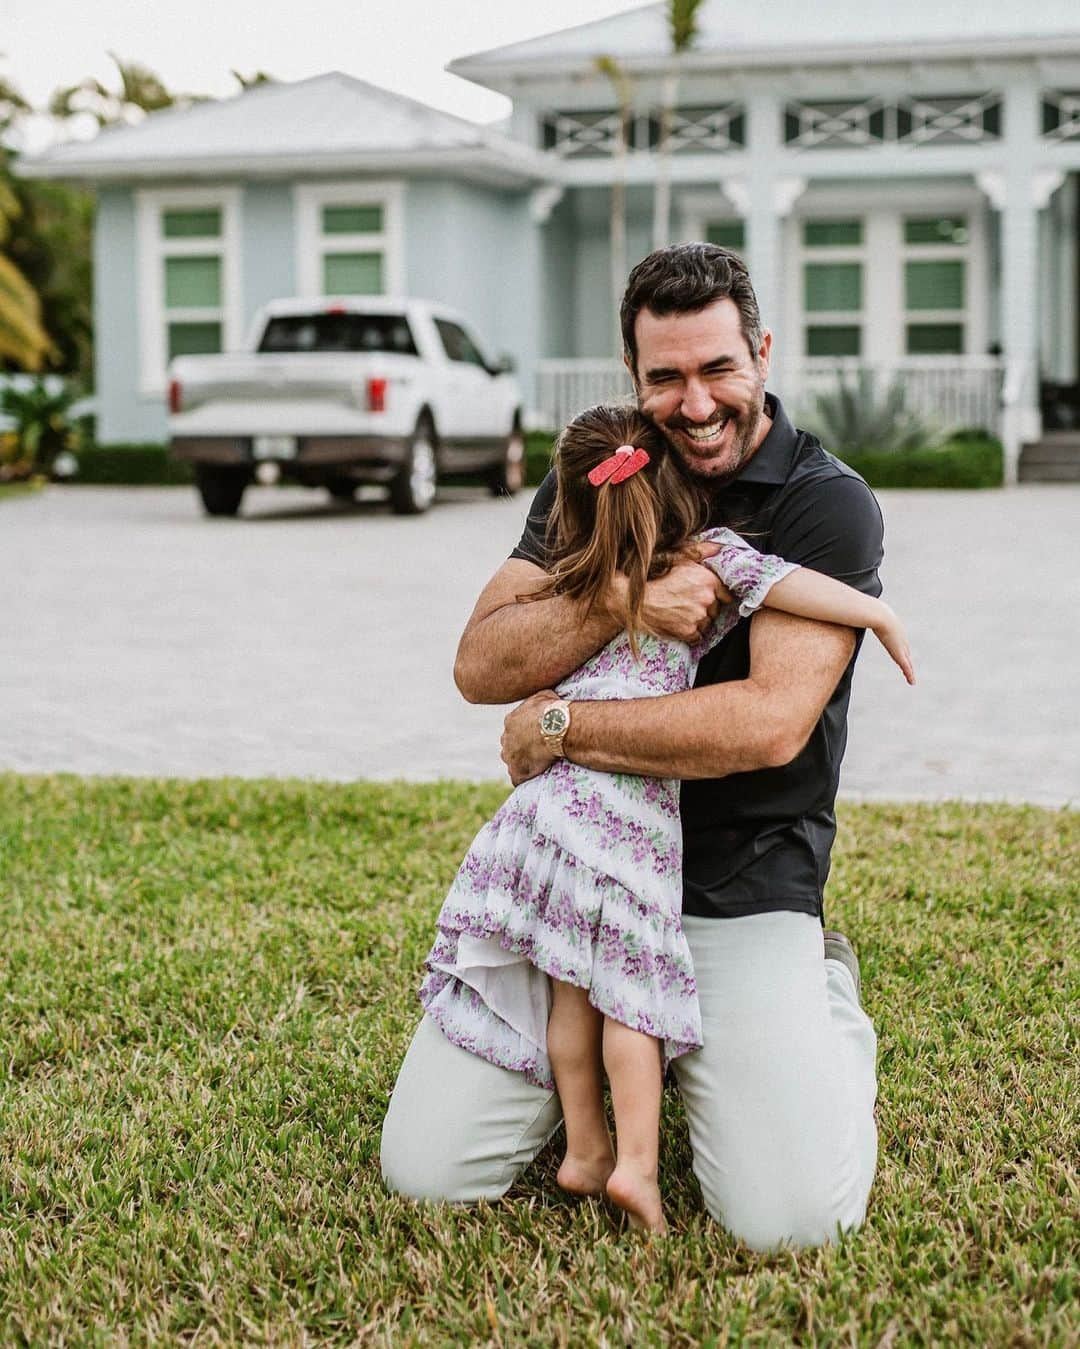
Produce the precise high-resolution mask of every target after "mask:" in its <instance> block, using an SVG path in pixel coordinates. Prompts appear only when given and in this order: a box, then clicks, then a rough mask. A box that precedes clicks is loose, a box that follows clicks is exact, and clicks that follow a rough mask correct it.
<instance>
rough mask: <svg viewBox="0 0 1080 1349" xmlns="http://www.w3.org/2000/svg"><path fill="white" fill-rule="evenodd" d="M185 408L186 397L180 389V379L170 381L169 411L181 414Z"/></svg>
mask: <svg viewBox="0 0 1080 1349" xmlns="http://www.w3.org/2000/svg"><path fill="white" fill-rule="evenodd" d="M183 406H184V396H183V390H182V389H181V388H180V381H179V380H178V379H171V380H170V381H169V411H170V412H173V413H176V412H180V411H181V410H182V409H183Z"/></svg>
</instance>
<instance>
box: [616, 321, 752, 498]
mask: <svg viewBox="0 0 1080 1349" xmlns="http://www.w3.org/2000/svg"><path fill="white" fill-rule="evenodd" d="M634 334H635V336H636V338H637V348H638V351H637V370H636V371H633V370H631V372H630V373H631V375H632V376H634V385H635V388H636V389H637V395H638V406H639V407H640V408H641V411H642V412H643V413H644V414H645V416H646V417H648V418H649V420H650V421H652V422H654V423H655V424H656V426H657V427H658V429H659V430H660V431H661V432H662V434H663V435H664V437H665V439H666V440H667V442H668V444H669V445H670V446H671V447H672V449H674V450H675V451H676V452H677V453H678V454H680V455H681V456H682V458H683V461H684V463H685V464H686V466H687V468H688V469H689V470H690V472H691V473H693V474H695V475H696V476H697V477H699V478H708V479H709V480H710V481H712V482H714V483H716V484H717V485H719V484H721V483H724V482H727V481H728V480H730V479H731V478H733V477H734V476H735V474H736V473H737V472H738V471H739V469H740V468H741V467H742V465H743V464H744V463H745V462H746V460H747V459H749V458H750V456H751V455H752V454H753V453H754V451H755V450H756V449H757V448H758V446H759V445H760V444H761V442H762V441H763V440H764V439H765V436H766V434H767V433H768V429H769V423H768V421H767V420H766V419H764V418H763V417H762V415H761V413H762V409H763V407H764V405H765V377H766V375H767V374H768V372H769V351H770V349H771V347H772V334H771V333H765V335H764V338H763V340H762V344H761V347H760V349H759V350H758V351H757V352H756V353H753V354H751V352H750V349H749V347H748V346H747V343H746V338H745V337H744V336H743V334H742V329H741V327H740V325H739V311H738V309H737V308H736V305H735V302H734V301H733V300H728V299H723V300H714V301H713V303H712V304H710V305H708V306H707V307H706V308H705V309H700V310H698V311H697V312H696V313H693V314H668V315H666V316H665V317H663V318H661V317H659V316H658V315H656V314H654V313H652V312H651V311H650V310H648V309H643V310H642V311H641V313H640V314H638V316H637V320H636V323H635V328H634Z"/></svg>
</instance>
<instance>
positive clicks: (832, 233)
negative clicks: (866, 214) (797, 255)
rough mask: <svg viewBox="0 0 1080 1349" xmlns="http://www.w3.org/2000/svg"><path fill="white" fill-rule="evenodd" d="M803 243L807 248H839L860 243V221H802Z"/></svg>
mask: <svg viewBox="0 0 1080 1349" xmlns="http://www.w3.org/2000/svg"><path fill="white" fill-rule="evenodd" d="M803 243H804V244H805V245H806V247H807V248H840V247H847V248H850V247H852V246H857V245H858V244H861V243H862V221H861V220H804V221H803Z"/></svg>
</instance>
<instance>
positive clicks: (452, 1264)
mask: <svg viewBox="0 0 1080 1349" xmlns="http://www.w3.org/2000/svg"><path fill="white" fill-rule="evenodd" d="M501 795H502V789H501V788H500V787H498V786H496V785H492V786H464V785H460V784H440V785H435V786H424V787H416V786H398V785H391V786H374V785H355V786H347V787H346V786H329V785H321V784H320V785H314V784H304V783H295V782H289V783H271V782H255V783H239V782H228V781H226V782H203V783H195V784H189V783H182V782H171V781H162V782H146V781H131V780H82V779H76V778H67V777H55V778H21V777H15V776H0V924H2V931H3V939H4V956H3V963H2V969H3V975H2V979H0V994H2V1004H3V1009H4V1015H3V1020H2V1022H0V1065H2V1067H0V1071H2V1072H3V1073H4V1077H5V1082H4V1088H3V1090H2V1091H0V1343H3V1344H10V1343H31V1344H46V1343H55V1344H87V1343H102V1344H104V1343H108V1344H115V1343H131V1344H151V1343H153V1344H157V1343H162V1342H181V1341H182V1342H189V1341H190V1342H192V1343H195V1344H200V1345H203V1344H205V1345H212V1344H219V1343H223V1342H230V1343H232V1342H238V1341H244V1342H248V1343H274V1344H278V1345H280V1344H316V1343H323V1342H334V1343H342V1344H345V1343H363V1344H386V1345H394V1346H398V1345H406V1344H411V1343H416V1344H457V1343H490V1344H492V1345H499V1346H509V1345H522V1344H535V1345H538V1346H540V1345H544V1346H546V1345H551V1344H563V1345H574V1346H577V1345H611V1346H616V1345H624V1344H634V1345H637V1344H665V1345H686V1346H691V1345H695V1346H696V1345H704V1344H708V1345H722V1344H725V1343H729V1344H759V1345H760V1344H775V1345H782V1344H787V1343H798V1344H820V1345H827V1344H843V1345H851V1344H859V1345H867V1346H890V1345H891V1346H899V1345H908V1344H912V1345H929V1344H943V1345H953V1344H972V1345H979V1346H987V1345H989V1346H997V1345H1017V1346H1020V1345H1024V1346H1027V1345H1044V1344H1045V1345H1067V1344H1071V1345H1076V1344H1077V1342H1078V1337H1080V1312H1078V1310H1077V1298H1078V1294H1080V1288H1078V1286H1077V1284H1078V1280H1077V1274H1076V1269H1077V1257H1078V1254H1080V1250H1078V1241H1077V1237H1078V1230H1077V1226H1076V1219H1075V1214H1076V1203H1077V1177H1076V1171H1075V1169H1074V1168H1075V1162H1076V1142H1077V1101H1078V1086H1077V1080H1076V1076H1075V1054H1076V1045H1075V1039H1074V1038H1073V1032H1072V1027H1071V1025H1070V1017H1069V1012H1068V1009H1069V1004H1070V1000H1072V1002H1073V1005H1075V999H1076V968H1077V962H1076V901H1077V896H1078V893H1080V815H1078V814H1076V813H1072V814H1068V813H1064V812H1061V813H1055V812H1051V811H1045V810H1037V809H1034V808H1008V807H990V806H984V807H965V806H958V805H944V806H925V807H918V806H880V807H879V806H858V807H848V808H846V809H844V810H843V812H842V818H841V833H840V842H839V844H838V848H837V855H836V859H835V868H834V873H833V879H832V881H831V882H830V892H829V893H830V901H829V907H828V917H829V921H830V924H831V925H835V926H840V927H843V928H845V929H846V930H847V931H848V932H849V933H850V934H851V935H852V936H853V937H854V939H855V941H856V944H857V947H858V949H859V952H860V955H861V957H862V968H863V983H864V1000H865V1002H866V1005H867V1007H868V1009H869V1011H870V1013H871V1015H872V1017H873V1018H874V1020H875V1022H876V1024H877V1027H878V1032H879V1038H880V1047H881V1053H880V1075H881V1094H880V1107H879V1113H880V1129H881V1164H880V1170H879V1173H878V1179H877V1182H876V1184H875V1187H874V1191H873V1194H872V1197H871V1209H870V1215H869V1221H868V1224H867V1226H866V1228H865V1229H864V1230H863V1232H861V1233H860V1234H858V1235H857V1236H855V1237H852V1238H849V1239H847V1240H846V1241H845V1242H844V1243H843V1245H842V1246H840V1247H837V1248H830V1249H827V1250H823V1251H815V1252H809V1253H804V1254H795V1253H792V1252H790V1251H788V1252H781V1253H778V1254H773V1255H760V1254H754V1253H752V1252H750V1251H747V1250H746V1249H745V1248H743V1247H741V1246H739V1245H738V1243H736V1242H734V1241H732V1240H731V1239H730V1238H729V1237H727V1236H726V1235H725V1234H724V1233H723V1232H722V1231H721V1230H720V1229H718V1228H717V1227H716V1226H715V1225H714V1224H713V1223H711V1222H710V1221H708V1220H707V1219H706V1218H705V1217H704V1216H703V1214H702V1211H701V1207H700V1201H699V1196H698V1193H697V1190H696V1187H695V1184H694V1182H693V1180H692V1178H691V1175H690V1171H689V1150H688V1146H687V1141H686V1135H685V1131H684V1128H683V1125H682V1121H681V1118H680V1115H679V1110H678V1105H677V1099H676V1097H675V1096H674V1095H673V1094H669V1095H668V1098H667V1104H666V1108H665V1122H664V1133H665V1142H664V1163H663V1174H662V1181H661V1183H662V1186H663V1189H664V1191H665V1193H666V1197H667V1205H668V1217H669V1221H670V1222H671V1226H672V1235H671V1236H670V1237H668V1238H666V1239H660V1240H656V1241H653V1242H652V1243H651V1244H650V1243H648V1242H647V1241H644V1240H643V1239H641V1238H638V1237H636V1236H631V1235H627V1234H621V1233H620V1232H619V1231H618V1230H617V1228H616V1226H615V1224H614V1222H613V1221H612V1219H611V1217H610V1215H609V1213H608V1212H607V1210H606V1209H605V1208H604V1207H602V1206H600V1205H599V1204H595V1203H585V1204H576V1203H572V1202H570V1201H568V1200H567V1199H566V1198H564V1197H563V1195H562V1194H561V1192H560V1191H559V1190H558V1189H557V1188H556V1186H555V1184H554V1179H553V1165H552V1163H553V1161H554V1159H555V1153H554V1151H551V1152H549V1153H548V1154H546V1155H545V1156H544V1157H542V1158H541V1159H540V1162H539V1163H538V1165H537V1166H536V1167H535V1168H533V1169H532V1171H531V1172H530V1173H529V1174H528V1175H527V1177H526V1180H525V1181H524V1182H522V1183H521V1184H519V1185H518V1187H517V1188H516V1189H515V1190H514V1192H513V1194H512V1196H511V1199H510V1201H509V1202H503V1203H501V1204H498V1205H495V1206H492V1207H486V1208H480V1209H476V1210H461V1209H458V1210H441V1211H439V1210H422V1209H417V1208H414V1207H412V1206H410V1205H409V1204H407V1203H404V1202H402V1201H400V1200H398V1199H394V1198H390V1197H388V1196H387V1195H385V1194H384V1193H383V1191H382V1189H381V1187H380V1184H379V1173H378V1137H379V1126H380V1122H381V1119H382V1116H383V1112H384V1110H385V1107H386V1102H387V1097H388V1094H389V1091H390V1088H391V1086H392V1083H393V1079H394V1073H395V1069H396V1067H397V1064H398V1061H399V1059H400V1056H401V1054H402V1052H403V1050H404V1048H405V1045H406V1043H407V1040H408V1037H409V1034H410V1031H411V1028H412V1026H413V1024H414V1022H415V1020H416V1017H417V1003H416V999H415V988H416V984H417V979H418V974H419V969H420V962H421V960H422V958H423V955H424V953H425V951H426V948H427V944H428V939H429V934H430V927H431V923H432V919H433V917H434V914H435V912H436V909H437V907H438V904H439V902H440V900H441V899H442V896H443V893H444V891H445V889H446V886H447V884H448V882H449V880H450V878H451V876H452V874H453V871H454V869H455V866H456V864H457V861H458V860H459V858H460V855H461V853H462V851H463V849H464V848H465V846H466V845H467V843H468V841H469V839H470V837H471V836H472V834H473V832H474V831H475V830H476V828H477V827H478V826H479V824H480V823H481V822H482V821H483V820H484V819H485V818H486V816H487V815H488V813H489V812H490V811H491V810H492V808H493V807H494V806H495V804H496V803H497V802H498V800H499V799H500V797H501ZM1070 1210H1071V1213H1072V1217H1071V1218H1070V1216H1069V1215H1070Z"/></svg>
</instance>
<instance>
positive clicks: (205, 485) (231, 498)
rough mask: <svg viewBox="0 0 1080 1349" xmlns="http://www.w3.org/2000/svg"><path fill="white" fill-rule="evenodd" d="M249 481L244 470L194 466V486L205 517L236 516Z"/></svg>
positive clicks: (219, 466)
mask: <svg viewBox="0 0 1080 1349" xmlns="http://www.w3.org/2000/svg"><path fill="white" fill-rule="evenodd" d="M250 481H251V479H250V477H249V475H248V471H247V469H246V468H234V467H232V466H231V465H230V466H229V467H222V465H220V464H196V465H195V486H196V488H197V489H198V493H199V496H200V497H201V498H202V504H203V510H204V511H205V512H206V513H207V515H236V514H237V512H238V511H239V510H240V502H241V501H242V500H243V499H244V489H245V488H246V487H247V485H248V483H249V482H250Z"/></svg>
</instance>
